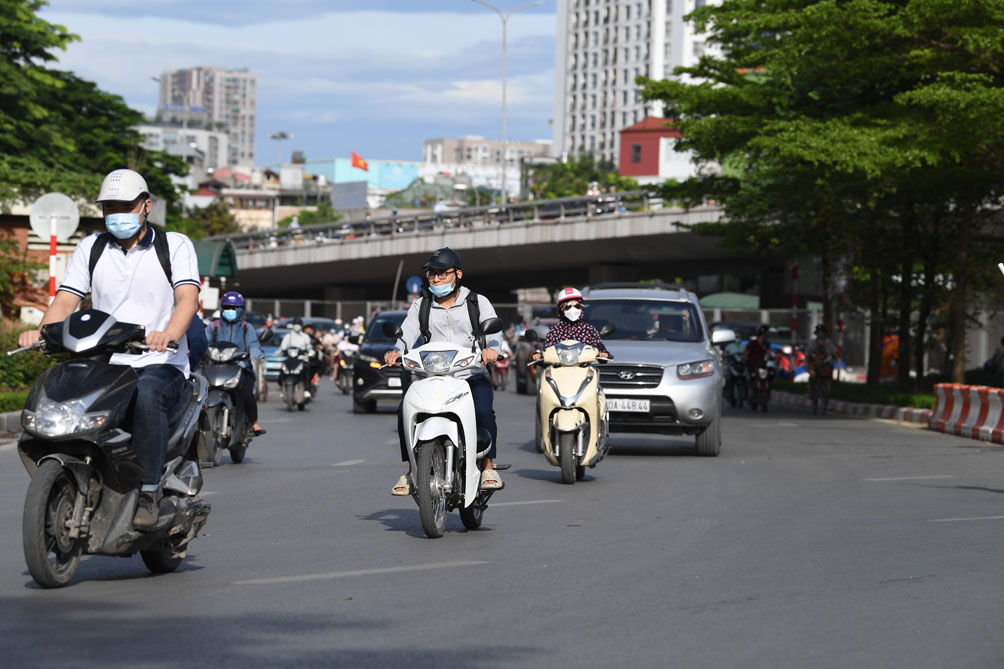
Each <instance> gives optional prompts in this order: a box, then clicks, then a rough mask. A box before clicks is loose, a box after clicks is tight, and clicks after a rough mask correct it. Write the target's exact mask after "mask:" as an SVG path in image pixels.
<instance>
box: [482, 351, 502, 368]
mask: <svg viewBox="0 0 1004 669" xmlns="http://www.w3.org/2000/svg"><path fill="white" fill-rule="evenodd" d="M498 359H499V352H498V351H496V350H495V349H493V348H486V349H484V350H483V351H481V361H482V362H484V363H485V364H486V365H490V364H492V363H493V362H495V361H496V360H498Z"/></svg>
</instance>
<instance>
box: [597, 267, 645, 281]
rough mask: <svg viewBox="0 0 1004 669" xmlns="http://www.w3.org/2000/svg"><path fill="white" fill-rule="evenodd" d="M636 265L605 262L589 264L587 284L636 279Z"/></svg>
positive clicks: (637, 277) (638, 277) (637, 276)
mask: <svg viewBox="0 0 1004 669" xmlns="http://www.w3.org/2000/svg"><path fill="white" fill-rule="evenodd" d="M639 279H640V276H639V274H638V266H637V265H612V264H607V263H602V264H597V265H590V266H589V285H595V284H597V283H607V282H610V281H638V280H639Z"/></svg>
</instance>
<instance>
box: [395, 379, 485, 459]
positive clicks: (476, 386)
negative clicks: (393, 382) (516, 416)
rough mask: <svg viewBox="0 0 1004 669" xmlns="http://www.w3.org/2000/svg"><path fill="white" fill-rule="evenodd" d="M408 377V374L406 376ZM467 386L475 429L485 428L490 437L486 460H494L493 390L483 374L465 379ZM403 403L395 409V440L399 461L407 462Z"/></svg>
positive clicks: (406, 383)
mask: <svg viewBox="0 0 1004 669" xmlns="http://www.w3.org/2000/svg"><path fill="white" fill-rule="evenodd" d="M408 376H410V374H409V375H408ZM408 385H409V384H408V382H407V381H405V384H404V386H405V387H404V391H405V392H408ZM467 385H469V386H470V387H471V399H473V400H474V420H475V422H476V423H477V427H479V428H482V427H483V428H485V429H486V430H488V432H489V433H491V435H492V447H491V449H489V451H488V455H486V456H485V457H486V458H491V459H492V460H494V459H495V453H496V451H497V450H498V449H497V448H496V444H497V443H498V425H497V424H496V422H495V408H494V407H493V406H492V404H493V402H494V400H495V390H494V389H493V388H492V380H491V379H490V378H489V377H487V376H485V375H484V374H475V375H474V376H471V377H469V378H468V379H467ZM403 410H404V402H402V403H401V404H400V405H399V406H398V407H397V438H398V439H399V440H400V442H401V461H402V462H408V447H407V446H405V440H404V412H403Z"/></svg>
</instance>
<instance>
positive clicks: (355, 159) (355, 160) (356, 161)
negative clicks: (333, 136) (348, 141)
mask: <svg viewBox="0 0 1004 669" xmlns="http://www.w3.org/2000/svg"><path fill="white" fill-rule="evenodd" d="M352 167H358V168H359V169H361V170H366V171H367V172H369V170H370V166H369V165H367V164H366V161H365V160H363V158H362V156H360V155H359V154H358V153H356V152H355V151H353V152H352Z"/></svg>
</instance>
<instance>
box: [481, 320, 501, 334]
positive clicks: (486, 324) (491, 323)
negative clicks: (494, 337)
mask: <svg viewBox="0 0 1004 669" xmlns="http://www.w3.org/2000/svg"><path fill="white" fill-rule="evenodd" d="M481 331H482V332H484V333H485V334H486V335H490V334H495V333H497V332H502V319H501V318H499V317H498V316H496V317H495V318H489V319H488V320H484V321H481Z"/></svg>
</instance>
